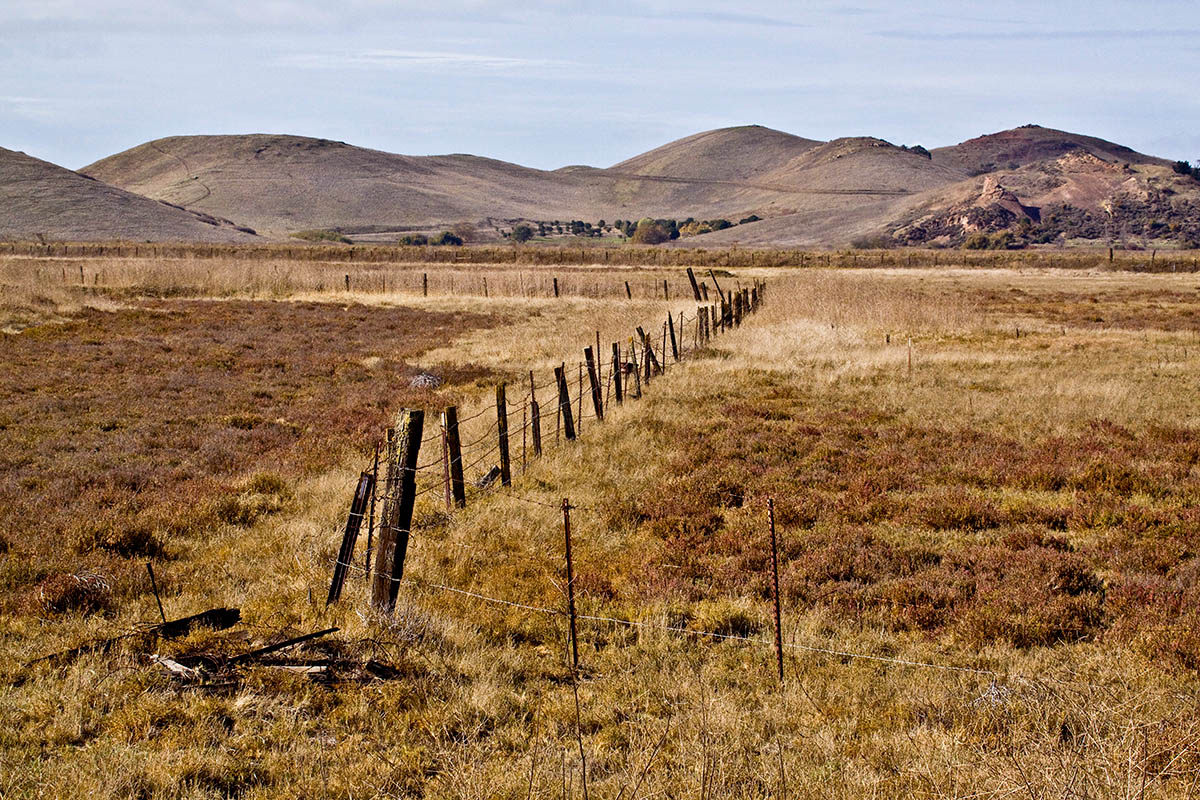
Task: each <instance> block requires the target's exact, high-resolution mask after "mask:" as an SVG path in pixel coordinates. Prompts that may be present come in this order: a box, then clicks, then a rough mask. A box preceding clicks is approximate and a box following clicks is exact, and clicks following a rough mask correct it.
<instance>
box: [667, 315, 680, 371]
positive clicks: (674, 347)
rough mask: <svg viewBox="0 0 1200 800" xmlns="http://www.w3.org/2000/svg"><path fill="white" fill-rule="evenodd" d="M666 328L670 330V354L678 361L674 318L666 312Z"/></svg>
mask: <svg viewBox="0 0 1200 800" xmlns="http://www.w3.org/2000/svg"><path fill="white" fill-rule="evenodd" d="M667 328H668V329H669V330H670V332H671V355H672V356H674V357H675V360H676V361H678V360H679V343H678V342H676V341H675V320H674V319H672V318H671V315H670V314H667ZM664 358H665V356H664Z"/></svg>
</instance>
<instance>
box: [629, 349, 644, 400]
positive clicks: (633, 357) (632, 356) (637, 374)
mask: <svg viewBox="0 0 1200 800" xmlns="http://www.w3.org/2000/svg"><path fill="white" fill-rule="evenodd" d="M629 360H630V361H631V362H632V363H633V399H635V400H637V399H640V398H641V396H642V370H641V367H640V366H639V365H638V357H637V347H636V346H635V345H634V343H633V337H632V336H631V337H629Z"/></svg>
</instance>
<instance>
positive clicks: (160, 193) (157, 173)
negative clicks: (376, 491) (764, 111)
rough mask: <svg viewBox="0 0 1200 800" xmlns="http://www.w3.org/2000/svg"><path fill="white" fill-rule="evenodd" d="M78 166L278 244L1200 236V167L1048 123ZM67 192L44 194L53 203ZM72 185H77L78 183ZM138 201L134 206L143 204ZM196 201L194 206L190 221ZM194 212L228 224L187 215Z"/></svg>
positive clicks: (125, 219) (262, 139)
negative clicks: (654, 223)
mask: <svg viewBox="0 0 1200 800" xmlns="http://www.w3.org/2000/svg"><path fill="white" fill-rule="evenodd" d="M41 163H44V162H41ZM45 166H47V167H48V166H50V165H45ZM63 172H64V173H65V174H66V175H73V176H74V177H75V179H77V180H85V179H84V178H83V177H81V176H80V175H77V174H75V173H70V172H69V171H66V170H63ZM81 172H82V173H83V175H86V176H89V177H91V178H94V179H96V181H93V182H92V183H94V184H95V187H101V186H105V185H106V184H107V185H111V186H110V187H109V188H111V187H119V189H121V190H125V192H127V193H133V195H142V196H144V197H146V198H151V199H152V200H158V201H162V202H163V203H170V204H173V205H174V206H177V207H178V208H174V209H168V207H167V206H163V205H161V204H156V205H155V206H153V207H154V208H156V209H159V208H161V209H165V210H168V211H171V212H172V213H173V214H174V219H175V220H176V224H177V225H180V226H183V228H180V229H179V232H178V233H172V234H171V235H172V236H184V237H186V238H198V239H211V238H212V237H213V236H238V235H242V234H239V233H238V232H237V231H236V230H234V229H233V227H232V224H230V223H227V222H224V220H235V221H236V222H237V223H238V224H240V225H243V226H248V227H250V228H253V229H254V230H257V231H259V232H260V233H261V234H264V235H266V236H268V237H272V238H283V237H286V236H288V235H290V234H293V233H296V232H300V231H304V230H325V229H333V230H337V231H339V232H341V233H343V234H345V235H347V236H349V237H351V238H353V239H359V240H364V241H367V240H375V241H394V240H395V237H396V236H398V235H399V234H400V233H401V232H405V231H423V230H424V231H427V230H438V229H444V228H448V227H451V226H453V225H455V224H458V223H470V224H471V225H473V226H474V227H475V229H476V231H477V232H478V235H479V236H480V237H481V238H483V239H486V238H499V237H498V235H497V233H496V231H497V230H499V229H501V228H507V227H511V225H512V224H513V223H514V222H516V221H518V220H529V221H538V220H542V221H552V220H561V221H566V220H572V219H580V220H589V221H596V220H599V219H606V220H609V221H612V220H615V219H635V220H636V219H640V218H642V217H647V216H649V217H656V218H662V217H666V218H673V219H678V220H683V219H686V218H689V217H691V218H696V219H717V218H724V219H729V220H732V221H735V222H736V221H738V220H739V219H741V218H745V217H749V216H750V215H756V216H758V217H761V218H762V220H761V221H759V222H754V223H752V224H747V225H736V226H734V227H732V228H728V229H726V230H721V231H716V232H713V233H709V234H704V235H702V236H695V237H690V238H688V239H684V240H680V241H679V242H677V244H678V245H711V246H725V245H729V244H745V245H753V246H781V245H782V246H809V247H825V246H845V245H847V244H850V243H851V242H854V241H859V240H868V239H870V240H874V241H877V242H881V243H899V244H921V245H939V246H958V245H960V244H962V243H963V242H964V241H965V240H966V239H967V238H969V237H971V236H972V235H974V234H978V233H995V232H999V231H1003V230H1007V229H1009V228H1014V230H1015V229H1016V227H1017V226H1019V227H1020V231H1018V233H1020V235H1021V236H1022V237H1025V238H1024V239H1021V240H1020V241H1022V242H1029V241H1052V240H1054V241H1074V240H1089V239H1096V238H1100V237H1119V236H1130V237H1143V238H1146V237H1149V238H1155V237H1157V238H1166V239H1172V238H1173V239H1176V240H1179V241H1191V240H1192V238H1193V237H1200V229H1198V227H1200V222H1198V221H1197V217H1198V216H1200V215H1198V214H1197V210H1198V209H1200V182H1197V181H1196V179H1194V178H1192V177H1190V176H1186V175H1177V174H1175V173H1174V172H1173V170H1172V169H1171V164H1170V162H1167V161H1164V160H1162V159H1158V158H1155V157H1152V156H1148V155H1144V154H1141V153H1137V152H1135V151H1133V150H1131V149H1130V148H1128V147H1124V146H1122V145H1118V144H1114V143H1112V142H1107V141H1104V140H1103V139H1098V138H1095V137H1090V136H1083V135H1080V134H1074V133H1069V132H1065V131H1057V130H1053V129H1049V128H1041V127H1038V126H1022V127H1020V128H1015V129H1013V130H1009V131H1002V132H999V133H994V134H989V135H986V136H981V137H978V138H975V139H970V140H968V141H966V142H962V143H960V144H957V145H953V146H949V147H940V148H936V149H934V150H932V151H928V150H925V149H924V148H907V147H899V146H896V145H893V144H891V143H889V142H886V141H884V140H882V139H876V138H871V137H848V138H841V139H834V140H832V141H828V142H820V141H816V140H813V139H806V138H802V137H799V136H794V135H792V134H789V133H784V132H782V131H776V130H771V129H769V128H764V127H761V126H757V125H751V126H739V127H733V128H722V129H719V130H713V131H706V132H704V133H698V134H695V135H692V136H688V137H685V138H683V139H679V140H677V141H674V142H670V143H668V144H665V145H663V146H661V147H658V148H655V149H653V150H650V151H649V152H646V153H642V154H641V155H637V156H634V157H632V158H629V159H626V160H624V161H621V162H619V163H617V164H614V165H613V166H611V167H607V168H597V167H589V166H571V167H564V168H562V169H558V170H539V169H532V168H529V167H523V166H519V165H516V164H510V163H507V162H503V161H497V160H494V159H488V158H482V157H479V156H472V155H461V154H454V155H439V156H407V155H397V154H393V153H385V152H382V151H379V150H371V149H367V148H361V147H355V146H353V145H349V144H345V143H343V142H334V141H329V140H324V139H311V138H305V137H300V136H285V135H270V134H250V135H237V136H176V137H170V138H166V139H158V140H155V141H152V142H147V143H145V144H142V145H139V146H137V147H134V148H132V149H130V150H126V151H124V152H121V153H118V154H116V155H113V156H109V157H108V158H105V159H102V160H100V161H97V162H96V163H94V164H92V165H90V166H88V167H85V168H83V170H81ZM64 180H65V178H64ZM9 191H10V193H11V192H12V191H15V189H13V188H12V187H10V188H9ZM54 191H57V190H54ZM54 191H51V190H49V189H47V190H45V191H41V192H40V196H41V197H42V200H41V202H42V203H43V204H44V203H45V202H46V198H48V197H50V196H51V195H53V194H54ZM62 191H63V192H64V197H68V196H70V195H71V191H69V190H68V189H67V187H66V184H64V185H63V187H62ZM114 191H115V190H114ZM133 195H130V196H131V197H132V196H133ZM62 205H63V206H64V207H69V208H77V207H78V206H79V205H80V204H79V203H72V202H69V201H65V200H64V201H63V203H62ZM126 206H127V207H128V208H129V209H133V208H134V204H133V203H132V201H131V200H127V201H126ZM89 208H90V210H89V211H88V212H87V215H88V216H89V217H90V218H91V219H92V221H93V227H92V228H91V229H88V228H86V226H85V227H83V228H80V235H85V234H86V235H95V233H94V232H95V231H97V230H101V229H103V230H105V231H107V232H108V236H109V238H111V237H112V236H114V235H117V236H123V235H126V234H124V233H122V231H126V230H129V231H131V233H130V234H129V235H131V236H132V235H136V234H133V233H132V230H133V229H134V228H136V227H137V225H136V224H134V223H133V222H131V221H130V220H132V219H133V218H134V217H136V213H134V212H133V211H132V210H130V211H128V212H127V211H126V210H125V206H119V205H118V206H115V207H114V206H113V205H112V203H111V202H110V203H109V204H108V205H104V204H102V203H97V204H95V205H94V207H90V206H89ZM139 208H142V207H141V206H139ZM183 209H186V210H187V211H188V212H194V214H192V215H187V216H183V215H184V214H185V213H186V212H184V211H183ZM23 213H26V216H29V214H33V215H34V217H35V218H36V214H37V213H38V212H36V211H35V210H34V209H32V207H31V208H30V210H28V211H27V212H23ZM77 213H81V212H78V209H77ZM106 215H109V217H110V218H111V222H112V224H111V225H110V226H109V227H107V228H106V227H105V225H104V224H102V220H103V219H104V218H105V217H106ZM197 221H199V224H201V225H205V223H206V222H209V221H211V222H214V223H215V224H208V225H206V226H205V227H203V228H189V227H188V226H189V225H192V224H193V223H196V222H197ZM163 224H164V225H165V223H163ZM25 227H26V228H27V227H28V226H27V225H26V226H25ZM193 229H194V230H195V231H197V233H196V234H195V236H189V235H188V234H187V233H186V230H193ZM89 231H90V233H89ZM145 238H161V236H147V237H145Z"/></svg>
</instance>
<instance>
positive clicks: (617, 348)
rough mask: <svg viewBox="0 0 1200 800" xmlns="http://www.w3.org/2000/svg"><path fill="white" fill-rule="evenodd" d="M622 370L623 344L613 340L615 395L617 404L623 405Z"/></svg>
mask: <svg viewBox="0 0 1200 800" xmlns="http://www.w3.org/2000/svg"><path fill="white" fill-rule="evenodd" d="M622 372H623V370H622V369H621V345H620V343H618V342H613V365H612V379H613V397H614V398H616V400H617V405H621V403H622V401H623V399H624V398H623V397H622V395H621V375H622Z"/></svg>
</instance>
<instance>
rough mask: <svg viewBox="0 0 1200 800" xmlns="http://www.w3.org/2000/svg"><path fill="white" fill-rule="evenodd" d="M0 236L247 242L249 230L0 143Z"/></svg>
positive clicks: (27, 239)
mask: <svg viewBox="0 0 1200 800" xmlns="http://www.w3.org/2000/svg"><path fill="white" fill-rule="evenodd" d="M0 208H3V209H4V213H3V216H0V240H6V241H13V240H26V241H35V240H36V241H47V240H49V241H64V240H65V241H88V240H95V239H104V240H111V239H127V240H133V241H156V242H161V241H168V242H170V241H177V242H251V241H254V239H255V238H256V237H255V236H254V235H253V232H252V231H246V230H238V229H237V228H235V226H234V225H233V223H231V222H229V221H228V220H226V219H221V218H217V217H213V216H210V215H205V214H196V213H193V212H191V211H187V210H184V209H183V208H179V207H174V206H170V205H166V204H164V203H160V202H155V200H151V199H148V198H146V197H143V196H141V195H140V194H135V193H132V192H129V191H126V190H124V189H121V188H117V187H116V186H111V185H108V184H105V183H102V182H100V181H97V180H92V179H89V178H88V177H85V176H84V175H81V174H79V173H76V172H72V171H70V170H68V169H63V168H62V167H59V166H55V165H54V164H50V163H48V162H46V161H41V160H39V159H36V158H32V157H30V156H27V155H25V154H24V153H18V152H15V151H13V150H5V149H4V148H2V147H0Z"/></svg>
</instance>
